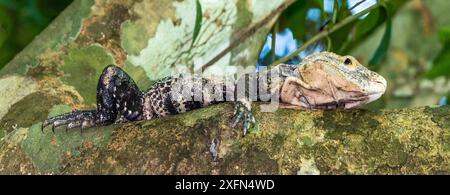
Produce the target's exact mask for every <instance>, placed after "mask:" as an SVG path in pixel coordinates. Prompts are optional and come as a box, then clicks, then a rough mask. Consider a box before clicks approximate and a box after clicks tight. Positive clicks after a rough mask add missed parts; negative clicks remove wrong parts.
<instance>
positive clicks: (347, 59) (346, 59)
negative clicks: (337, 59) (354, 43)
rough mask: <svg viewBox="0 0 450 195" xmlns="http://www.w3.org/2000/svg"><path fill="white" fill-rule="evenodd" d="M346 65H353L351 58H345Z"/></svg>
mask: <svg viewBox="0 0 450 195" xmlns="http://www.w3.org/2000/svg"><path fill="white" fill-rule="evenodd" d="M344 64H345V65H352V60H351V59H350V58H345V61H344Z"/></svg>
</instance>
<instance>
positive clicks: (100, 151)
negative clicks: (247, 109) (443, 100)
mask: <svg viewBox="0 0 450 195" xmlns="http://www.w3.org/2000/svg"><path fill="white" fill-rule="evenodd" d="M257 105H258V104H256V105H255V106H254V108H255V116H256V119H257V125H256V126H255V127H254V128H253V129H252V131H251V133H250V134H248V135H247V136H245V137H242V132H241V131H240V130H239V129H232V128H230V118H231V115H232V111H233V110H232V107H233V106H232V105H231V104H227V103H225V104H221V105H214V106H210V107H208V108H203V109H199V110H195V111H192V112H188V113H185V114H180V115H176V116H169V117H166V118H160V119H155V120H150V121H142V122H133V123H127V124H120V125H113V126H109V127H103V128H92V129H88V130H85V131H84V132H83V133H81V132H80V131H79V130H71V131H69V132H65V131H64V129H57V130H56V132H55V133H52V132H51V131H49V130H47V131H45V133H42V132H41V130H40V127H39V125H38V124H37V125H33V126H32V127H31V128H19V129H18V130H16V131H15V133H14V134H10V135H8V136H7V137H6V138H5V139H4V140H3V141H2V142H1V145H0V173H2V174H17V173H20V174H448V173H450V163H449V157H450V152H449V150H450V131H449V127H450V122H449V121H450V120H449V119H450V116H449V114H448V113H449V112H450V109H449V108H448V107H445V108H430V107H425V108H413V109H399V110H381V111H367V110H351V111H344V110H336V111H304V110H293V109H279V110H278V111H277V112H274V113H262V112H260V111H259V106H257ZM65 109H68V108H63V107H62V108H59V109H58V112H64V111H65ZM211 143H214V144H216V147H214V145H213V148H214V149H215V150H213V151H216V152H217V154H218V158H217V159H216V160H214V159H213V155H212V154H213V153H211V150H210V148H211Z"/></svg>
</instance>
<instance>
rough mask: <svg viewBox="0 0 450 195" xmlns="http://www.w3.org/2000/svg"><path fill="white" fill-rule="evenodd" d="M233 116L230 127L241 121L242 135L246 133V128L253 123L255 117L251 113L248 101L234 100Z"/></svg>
mask: <svg viewBox="0 0 450 195" xmlns="http://www.w3.org/2000/svg"><path fill="white" fill-rule="evenodd" d="M233 116H234V117H233V119H232V121H233V124H232V125H231V127H233V128H234V127H236V125H237V124H238V123H240V122H241V121H242V128H243V131H244V136H245V135H246V134H247V132H248V129H250V127H251V126H252V125H254V124H255V117H254V116H253V114H252V111H251V107H250V102H241V101H238V102H236V105H235V107H234V114H233Z"/></svg>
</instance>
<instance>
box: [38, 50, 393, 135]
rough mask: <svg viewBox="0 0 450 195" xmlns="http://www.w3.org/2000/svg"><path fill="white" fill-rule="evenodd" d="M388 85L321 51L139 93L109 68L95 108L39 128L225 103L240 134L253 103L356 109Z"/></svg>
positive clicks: (184, 78) (174, 80)
mask: <svg viewBox="0 0 450 195" xmlns="http://www.w3.org/2000/svg"><path fill="white" fill-rule="evenodd" d="M385 89H386V80H385V79H384V78H383V77H382V76H380V75H379V74H377V73H375V72H372V71H370V70H369V69H367V68H366V67H364V66H362V65H361V64H360V63H359V62H358V61H357V60H356V59H355V58H353V57H352V56H339V55H336V54H334V53H330V52H321V53H316V54H312V55H310V56H308V57H306V58H305V59H304V60H303V61H302V63H301V64H299V65H286V64H280V65H278V66H276V67H273V68H272V69H271V70H268V71H264V72H260V73H253V74H246V75H245V76H243V77H241V78H240V79H239V80H237V81H228V82H227V81H226V80H216V79H207V78H202V77H200V76H197V75H179V76H176V77H167V78H164V79H161V80H159V81H158V82H156V83H155V84H154V85H153V86H152V87H150V88H149V89H148V90H147V91H141V90H139V88H138V87H137V85H136V84H135V83H134V81H133V79H131V78H130V76H128V75H127V74H126V73H125V72H124V71H123V70H122V69H120V68H119V67H117V66H114V65H109V66H107V67H106V68H105V69H104V70H103V73H102V75H101V76H100V79H99V82H98V86H97V109H96V110H85V111H73V112H71V113H66V114H63V115H59V116H55V117H52V118H49V119H47V120H45V121H44V122H43V124H42V126H43V128H44V127H46V126H49V125H52V130H54V128H55V127H58V126H62V125H67V128H68V129H71V128H76V127H81V128H87V127H92V126H104V125H109V124H112V123H114V122H127V121H139V120H150V119H152V118H156V117H163V116H166V115H173V114H178V113H183V112H187V111H190V110H193V109H196V108H201V107H205V106H208V105H210V104H216V103H221V102H226V101H233V102H236V103H237V104H236V112H235V117H234V123H233V126H235V125H236V124H238V123H239V122H240V121H241V119H243V120H242V121H243V129H244V134H245V133H246V132H247V130H248V129H249V127H250V125H251V124H252V123H254V120H255V119H254V117H253V115H252V114H251V106H250V105H251V102H252V101H266V102H267V101H279V102H281V103H284V104H289V105H292V106H295V107H298V108H302V109H336V108H343V109H349V108H356V107H360V106H362V105H364V104H367V103H369V102H372V101H374V100H376V99H378V98H379V97H380V96H381V95H382V94H383V93H384V91H385Z"/></svg>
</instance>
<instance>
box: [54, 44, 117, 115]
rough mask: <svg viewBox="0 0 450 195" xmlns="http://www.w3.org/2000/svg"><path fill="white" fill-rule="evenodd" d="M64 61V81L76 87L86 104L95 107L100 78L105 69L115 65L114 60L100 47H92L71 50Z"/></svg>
mask: <svg viewBox="0 0 450 195" xmlns="http://www.w3.org/2000/svg"><path fill="white" fill-rule="evenodd" d="M63 59H64V65H63V66H62V67H61V70H62V71H63V72H64V76H63V77H62V81H63V82H65V83H67V84H68V85H72V86H74V87H75V88H76V89H77V91H78V92H79V93H80V95H81V96H83V98H84V100H85V104H87V105H92V106H93V105H94V104H95V103H96V94H97V83H98V78H99V77H100V75H101V73H102V71H103V68H104V67H106V66H107V65H109V64H113V62H114V60H113V58H112V57H111V55H109V53H108V52H107V51H106V50H105V48H103V47H101V46H100V45H91V46H89V47H86V48H81V49H70V50H69V52H68V54H67V56H65V57H64V58H63Z"/></svg>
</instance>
